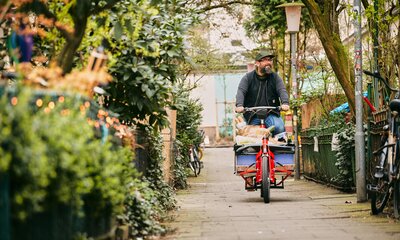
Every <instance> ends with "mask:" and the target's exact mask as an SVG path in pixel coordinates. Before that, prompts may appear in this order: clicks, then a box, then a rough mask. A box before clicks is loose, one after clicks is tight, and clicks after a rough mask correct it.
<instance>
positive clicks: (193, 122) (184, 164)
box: [174, 87, 203, 188]
mask: <svg viewBox="0 0 400 240" xmlns="http://www.w3.org/2000/svg"><path fill="white" fill-rule="evenodd" d="M181 89H182V92H181V93H180V94H181V95H180V103H179V105H178V106H180V107H178V110H177V117H176V144H175V145H176V147H177V148H178V151H177V152H178V153H179V156H177V157H176V159H175V166H174V176H175V179H174V186H175V187H176V188H186V187H187V183H186V180H187V177H188V173H187V168H188V166H189V154H188V153H189V148H190V146H191V145H197V144H200V142H201V140H202V139H201V134H200V133H199V126H200V123H201V120H202V115H201V111H203V106H202V105H201V103H200V102H199V100H198V99H192V98H190V96H189V91H187V89H186V88H185V87H182V88H181Z"/></svg>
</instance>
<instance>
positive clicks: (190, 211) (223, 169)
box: [164, 148, 400, 240]
mask: <svg viewBox="0 0 400 240" xmlns="http://www.w3.org/2000/svg"><path fill="white" fill-rule="evenodd" d="M233 157H234V154H233V150H232V148H210V149H206V151H205V156H204V158H203V161H204V169H202V173H201V174H200V176H199V177H197V178H191V179H190V187H189V189H188V190H184V191H179V192H178V196H177V200H178V205H179V209H178V210H177V211H176V212H174V214H173V215H174V220H173V222H171V223H168V227H170V228H171V229H174V230H175V231H174V232H173V233H172V234H169V235H167V236H166V237H164V239H166V240H167V239H168V240H172V239H218V240H219V239H229V240H232V239H280V240H282V239H296V240H301V239H304V240H306V239H307V240H309V239H341V240H345V239H360V240H361V239H362V240H365V239H371V240H372V239H373V240H376V239H380V240H386V239H397V240H398V239H400V223H399V222H398V221H397V222H396V221H395V220H394V219H389V218H387V217H386V216H385V215H381V216H371V215H370V209H369V203H362V204H360V203H358V204H357V203H356V195H355V194H348V193H342V192H339V191H337V190H335V189H332V188H329V187H326V186H323V185H319V184H316V183H314V182H310V181H306V180H300V181H294V180H293V179H290V180H288V181H286V182H285V183H286V186H285V189H271V203H270V204H264V202H263V200H262V198H261V197H260V191H255V192H246V191H245V190H244V182H243V180H242V179H241V178H240V177H239V176H236V175H234V174H233Z"/></svg>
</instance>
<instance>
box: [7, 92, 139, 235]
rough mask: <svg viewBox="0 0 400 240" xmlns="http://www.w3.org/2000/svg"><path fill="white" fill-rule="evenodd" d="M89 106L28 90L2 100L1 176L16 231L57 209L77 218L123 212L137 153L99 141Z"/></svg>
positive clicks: (82, 228) (93, 217)
mask: <svg viewBox="0 0 400 240" xmlns="http://www.w3.org/2000/svg"><path fill="white" fill-rule="evenodd" d="M85 106H86V107H85ZM87 106H88V105H87V104H84V101H83V100H82V99H81V98H79V97H63V96H57V95H56V96H55V95H54V94H52V97H37V96H35V95H34V94H33V93H32V91H31V90H29V89H27V88H18V89H17V90H16V91H13V92H12V93H10V94H9V95H8V94H4V95H3V96H2V98H1V101H0V159H2V161H1V165H0V173H1V174H7V175H8V176H9V179H10V181H9V182H10V205H11V216H12V217H13V219H12V221H13V228H15V229H17V225H18V224H24V223H25V222H27V221H32V217H35V215H36V214H39V213H44V212H51V211H52V210H54V209H55V208H54V207H55V206H56V207H57V206H61V207H62V206H64V207H67V208H68V209H70V210H71V211H72V215H73V216H75V217H76V218H77V219H79V218H81V219H82V218H84V217H85V214H86V215H87V216H86V217H90V218H91V220H94V219H96V218H99V217H101V216H102V215H104V213H108V214H109V215H110V217H112V216H115V215H116V214H117V213H121V212H122V210H123V208H122V206H123V202H124V199H125V196H126V195H127V189H126V188H125V186H126V185H127V179H132V178H135V177H137V175H138V174H137V173H136V171H135V170H134V168H133V166H132V159H133V155H132V152H131V150H130V149H127V148H124V147H122V146H116V145H115V144H114V145H113V144H111V142H110V141H106V142H105V143H102V141H101V139H98V138H96V137H95V135H94V127H93V126H91V125H90V124H89V123H88V122H89V121H88V119H87V111H89V109H88V107H87ZM83 222H84V221H83ZM89 222H90V221H86V223H89ZM79 229H81V230H83V231H84V229H85V228H84V227H80V228H79ZM60 234H61V233H60Z"/></svg>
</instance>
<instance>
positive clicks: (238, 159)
mask: <svg viewBox="0 0 400 240" xmlns="http://www.w3.org/2000/svg"><path fill="white" fill-rule="evenodd" d="M269 147H270V149H271V151H272V152H273V153H274V155H275V166H276V167H278V166H279V165H283V166H291V167H292V166H293V165H294V149H295V148H294V145H274V144H269ZM259 150H260V145H258V144H246V145H235V146H234V151H235V159H234V173H235V174H236V175H239V173H241V172H243V171H244V170H246V169H247V168H248V167H249V166H251V165H254V168H255V163H256V155H257V153H258V152H259Z"/></svg>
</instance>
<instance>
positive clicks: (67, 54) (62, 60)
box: [57, 19, 87, 73]
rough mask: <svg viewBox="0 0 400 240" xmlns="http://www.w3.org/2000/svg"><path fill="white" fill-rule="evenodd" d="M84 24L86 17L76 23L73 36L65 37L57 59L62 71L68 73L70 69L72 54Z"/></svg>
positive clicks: (78, 43)
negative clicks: (65, 40)
mask: <svg viewBox="0 0 400 240" xmlns="http://www.w3.org/2000/svg"><path fill="white" fill-rule="evenodd" d="M86 24H87V19H85V20H84V21H82V22H80V23H79V24H77V25H76V27H75V32H74V34H73V36H72V37H71V39H67V42H66V44H65V45H64V48H63V50H62V51H61V54H60V56H59V57H58V59H57V64H58V66H60V67H61V68H62V70H63V73H69V72H71V70H72V67H73V60H74V56H75V54H76V52H77V50H78V48H79V46H80V44H81V42H82V39H83V37H84V35H85V30H86Z"/></svg>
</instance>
